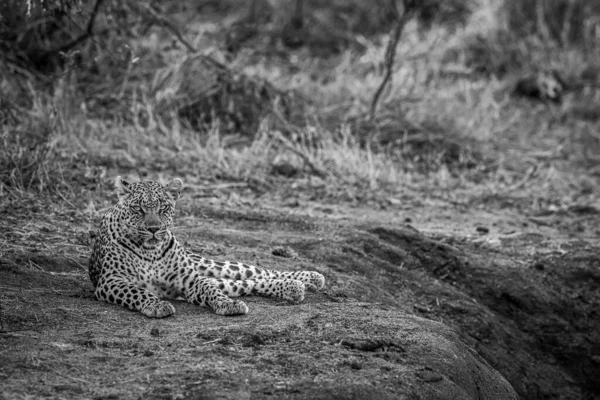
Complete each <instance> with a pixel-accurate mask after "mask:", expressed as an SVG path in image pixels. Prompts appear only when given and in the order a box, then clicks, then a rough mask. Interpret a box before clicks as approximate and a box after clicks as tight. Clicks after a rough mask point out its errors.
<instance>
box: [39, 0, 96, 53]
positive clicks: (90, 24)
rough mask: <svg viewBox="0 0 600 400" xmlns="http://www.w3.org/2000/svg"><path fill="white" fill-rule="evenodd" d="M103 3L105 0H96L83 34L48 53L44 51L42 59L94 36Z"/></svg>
mask: <svg viewBox="0 0 600 400" xmlns="http://www.w3.org/2000/svg"><path fill="white" fill-rule="evenodd" d="M102 3H104V0H96V4H94V9H93V10H92V15H91V16H90V20H89V21H88V24H87V27H86V29H85V32H84V33H83V34H82V35H80V36H79V37H77V38H75V39H73V40H72V41H70V42H69V43H66V44H63V45H62V46H60V47H58V48H56V49H52V50H48V51H47V52H46V53H44V56H43V57H42V59H43V58H45V57H47V56H49V55H51V54H59V53H64V52H68V51H69V50H71V49H72V48H74V47H75V46H77V45H78V44H79V43H81V42H83V41H84V40H86V39H88V38H90V37H92V36H94V24H95V22H96V17H97V16H98V11H99V10H100V6H101V5H102Z"/></svg>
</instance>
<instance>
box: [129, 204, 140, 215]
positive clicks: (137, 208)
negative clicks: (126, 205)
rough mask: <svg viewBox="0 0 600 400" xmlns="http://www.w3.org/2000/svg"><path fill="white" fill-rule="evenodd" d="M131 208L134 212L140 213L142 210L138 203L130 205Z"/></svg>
mask: <svg viewBox="0 0 600 400" xmlns="http://www.w3.org/2000/svg"><path fill="white" fill-rule="evenodd" d="M131 209H132V210H133V211H135V212H138V213H141V212H142V207H140V206H139V205H137V204H134V205H132V206H131Z"/></svg>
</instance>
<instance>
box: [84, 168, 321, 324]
mask: <svg viewBox="0 0 600 400" xmlns="http://www.w3.org/2000/svg"><path fill="white" fill-rule="evenodd" d="M115 188H116V194H117V198H118V201H117V202H116V204H114V205H113V206H112V207H111V208H109V209H108V210H107V212H106V213H105V214H104V216H103V217H102V220H101V222H100V227H99V229H98V231H97V235H96V239H95V242H94V245H93V248H92V253H91V256H90V260H89V265H88V272H89V277H90V280H91V282H92V284H93V286H94V297H95V299H96V300H99V301H104V302H107V303H111V304H116V305H118V306H122V307H125V308H128V309H130V310H134V311H137V312H140V313H141V314H143V315H145V316H147V317H150V318H164V317H169V316H172V315H174V314H175V307H174V306H173V304H172V302H171V301H169V300H183V301H187V302H189V303H192V304H195V305H199V306H205V307H208V308H209V309H210V310H211V311H213V312H214V313H215V314H217V315H223V316H234V315H244V314H247V313H248V311H249V309H248V306H247V305H246V304H245V303H244V302H243V301H241V300H239V299H237V297H240V296H244V295H264V296H272V297H275V298H280V299H283V300H285V301H289V302H291V303H296V304H297V303H300V302H302V301H303V300H304V297H305V291H306V290H307V289H308V290H313V291H317V290H320V289H322V288H323V287H324V285H325V277H324V276H323V275H322V274H320V273H318V272H316V271H277V270H270V269H265V268H259V267H257V266H254V265H248V264H244V263H242V262H232V261H215V260H211V259H208V258H205V257H204V256H202V255H200V254H197V253H194V252H191V251H189V250H187V249H185V247H184V246H183V245H182V244H181V243H180V242H179V241H178V240H177V238H176V237H175V235H174V234H173V232H172V228H173V221H174V213H175V205H176V202H177V201H178V200H179V199H180V197H181V192H182V189H183V181H182V180H181V179H179V178H174V179H173V180H171V181H170V182H169V183H166V184H161V183H158V182H155V181H139V182H131V183H130V182H128V181H126V180H124V179H123V178H121V177H120V176H118V177H117V178H116V180H115Z"/></svg>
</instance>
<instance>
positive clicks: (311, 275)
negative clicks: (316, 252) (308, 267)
mask: <svg viewBox="0 0 600 400" xmlns="http://www.w3.org/2000/svg"><path fill="white" fill-rule="evenodd" d="M306 274H307V276H306V280H305V281H304V284H305V285H306V287H307V288H308V289H310V290H319V289H323V286H325V277H324V276H323V275H321V274H320V273H318V272H314V271H307V272H306Z"/></svg>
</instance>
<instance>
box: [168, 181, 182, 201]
mask: <svg viewBox="0 0 600 400" xmlns="http://www.w3.org/2000/svg"><path fill="white" fill-rule="evenodd" d="M165 189H167V192H168V193H169V194H170V195H171V197H172V198H173V201H176V200H177V199H179V196H180V195H181V189H183V181H182V180H181V179H179V178H175V179H173V180H172V181H171V182H169V184H168V185H167V186H166V187H165Z"/></svg>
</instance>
